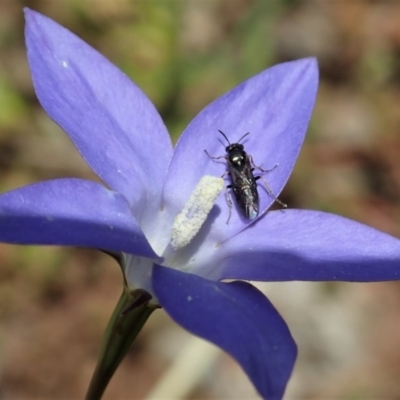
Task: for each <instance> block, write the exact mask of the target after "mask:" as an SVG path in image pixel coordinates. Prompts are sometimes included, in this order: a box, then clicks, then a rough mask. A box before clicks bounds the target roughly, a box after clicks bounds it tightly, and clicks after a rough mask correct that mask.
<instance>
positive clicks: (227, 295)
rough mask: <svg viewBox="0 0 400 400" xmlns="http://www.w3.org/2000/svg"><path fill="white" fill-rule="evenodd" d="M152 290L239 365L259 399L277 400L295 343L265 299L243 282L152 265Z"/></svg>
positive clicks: (186, 323)
mask: <svg viewBox="0 0 400 400" xmlns="http://www.w3.org/2000/svg"><path fill="white" fill-rule="evenodd" d="M153 289H154V292H155V294H156V296H157V298H158V299H159V301H160V304H161V305H162V306H163V307H164V308H165V310H166V311H167V313H168V314H169V315H170V316H171V318H173V319H174V320H175V321H176V322H177V323H178V324H180V325H182V326H183V327H184V328H185V329H187V330H188V331H190V332H191V333H193V334H195V335H197V336H200V337H202V338H204V339H206V340H209V341H210V342H212V343H214V344H216V345H217V346H219V347H221V348H222V349H223V350H225V351H226V352H227V353H229V354H230V355H231V356H232V357H233V358H235V359H236V361H237V362H238V363H239V364H240V365H241V367H242V368H243V369H244V371H245V372H246V373H247V375H248V376H249V378H250V379H251V381H252V383H253V384H254V386H255V387H256V388H257V390H258V391H259V393H260V394H261V395H262V396H263V398H267V399H280V398H281V397H282V396H283V393H284V390H285V387H286V384H287V381H288V379H289V377H290V374H291V372H292V369H293V365H294V362H295V359H296V353H297V349H296V344H295V343H294V341H293V339H292V336H291V334H290V332H289V329H288V327H287V325H286V323H285V321H284V320H283V319H282V317H281V316H280V315H279V313H278V312H277V310H276V309H275V308H274V307H273V305H272V304H271V303H270V302H269V300H268V299H267V298H266V297H265V296H264V295H263V294H262V293H261V292H260V291H259V290H257V289H256V288H255V287H254V286H252V285H250V284H249V283H245V282H232V283H221V282H214V281H209V280H207V279H203V278H201V277H199V276H197V275H193V274H187V273H184V272H180V271H177V270H174V269H171V268H166V267H160V266H155V267H154V271H153Z"/></svg>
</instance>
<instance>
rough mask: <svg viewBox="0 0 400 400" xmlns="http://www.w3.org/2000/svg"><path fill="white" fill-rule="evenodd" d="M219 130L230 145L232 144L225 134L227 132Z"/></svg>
mask: <svg viewBox="0 0 400 400" xmlns="http://www.w3.org/2000/svg"><path fill="white" fill-rule="evenodd" d="M218 132H219V133H220V134H221V135H222V136H223V137H224V138H225V139H226V141H227V142H228V144H229V145H230V144H231V142H230V141H229V139H228V138H227V137H226V135H225V133H224V132H222V131H220V130H219V129H218Z"/></svg>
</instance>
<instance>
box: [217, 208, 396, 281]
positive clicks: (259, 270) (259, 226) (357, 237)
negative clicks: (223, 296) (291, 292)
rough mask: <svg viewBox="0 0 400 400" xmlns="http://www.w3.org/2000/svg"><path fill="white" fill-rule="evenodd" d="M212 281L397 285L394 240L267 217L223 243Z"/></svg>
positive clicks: (362, 229)
mask: <svg viewBox="0 0 400 400" xmlns="http://www.w3.org/2000/svg"><path fill="white" fill-rule="evenodd" d="M216 254H217V255H218V257H219V259H220V261H216V265H219V266H218V267H217V268H215V269H214V270H213V271H212V273H211V275H212V277H213V278H214V279H218V278H235V279H248V280H259V281H291V280H300V281H353V282H375V281H390V280H400V240H399V239H397V238H395V237H393V236H390V235H387V234H385V233H383V232H380V231H378V230H376V229H374V228H371V227H369V226H366V225H363V224H360V223H358V222H356V221H352V220H349V219H347V218H344V217H340V216H338V215H334V214H328V213H324V212H318V211H308V210H283V211H272V212H269V213H268V214H267V215H266V216H265V217H264V218H262V219H260V220H259V221H258V222H257V223H256V224H254V225H252V226H251V227H249V228H248V229H246V230H245V231H243V232H241V233H240V234H239V235H237V236H236V237H234V238H232V239H231V240H229V241H228V242H226V243H224V244H223V245H222V246H221V248H220V251H219V252H218V253H216Z"/></svg>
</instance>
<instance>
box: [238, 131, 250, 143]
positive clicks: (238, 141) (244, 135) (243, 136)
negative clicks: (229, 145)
mask: <svg viewBox="0 0 400 400" xmlns="http://www.w3.org/2000/svg"><path fill="white" fill-rule="evenodd" d="M249 133H250V132H247V133H245V134H244V135H243V136H242V137H241V138H240V139H239V140H238V141H237V142H238V143H240V141H241V140H242V139H244V138H245V137H246V136H247V135H248V134H249Z"/></svg>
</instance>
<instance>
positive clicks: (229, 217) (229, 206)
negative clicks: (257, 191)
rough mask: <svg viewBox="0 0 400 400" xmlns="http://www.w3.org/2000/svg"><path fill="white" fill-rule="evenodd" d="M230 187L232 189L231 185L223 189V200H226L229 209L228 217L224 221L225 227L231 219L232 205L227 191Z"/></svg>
mask: <svg viewBox="0 0 400 400" xmlns="http://www.w3.org/2000/svg"><path fill="white" fill-rule="evenodd" d="M231 187H232V185H228V186H226V187H225V199H226V202H227V203H228V208H229V216H228V219H227V221H226V224H227V225H228V223H229V220H230V219H231V214H232V205H233V204H232V199H231V196H229V193H228V189H230V188H231Z"/></svg>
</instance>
